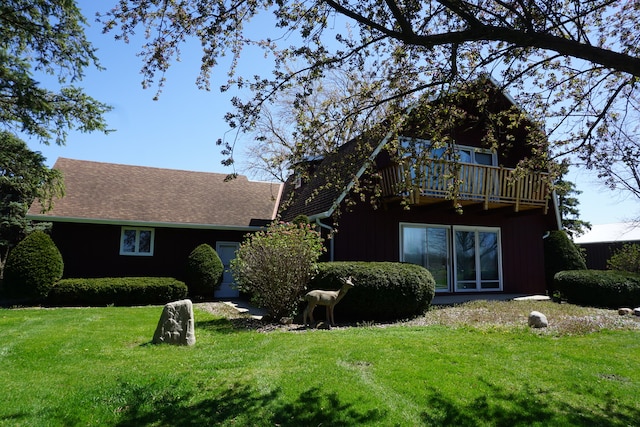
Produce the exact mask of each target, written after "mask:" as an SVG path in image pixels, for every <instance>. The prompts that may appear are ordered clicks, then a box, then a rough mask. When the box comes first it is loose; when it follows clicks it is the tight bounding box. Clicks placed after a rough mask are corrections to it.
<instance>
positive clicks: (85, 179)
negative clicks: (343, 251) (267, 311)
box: [28, 158, 282, 297]
mask: <svg viewBox="0 0 640 427" xmlns="http://www.w3.org/2000/svg"><path fill="white" fill-rule="evenodd" d="M54 168H55V169H58V170H60V171H62V173H63V174H64V179H65V186H66V194H65V196H64V197H63V198H62V199H61V200H58V201H56V203H55V205H54V208H53V209H52V210H51V211H49V212H47V213H45V214H41V213H40V212H39V210H38V205H37V203H36V204H34V206H32V208H31V210H30V211H29V214H28V218H29V219H31V220H36V221H47V222H51V223H53V227H52V238H53V240H54V242H55V243H56V245H57V246H58V249H59V250H60V252H61V253H62V256H63V259H64V263H65V271H64V276H65V277H112V276H120V277H122V276H158V277H159V276H168V277H176V278H182V277H183V275H184V266H185V264H186V260H187V257H188V256H189V254H190V253H191V251H192V250H193V249H194V248H195V247H196V246H198V245H199V244H201V243H208V244H209V245H211V247H213V248H214V249H216V251H217V252H218V254H219V256H220V258H221V259H222V261H223V263H224V264H225V267H227V266H228V264H229V261H230V260H231V259H232V258H233V256H234V254H235V251H236V249H237V248H238V246H239V244H240V242H242V240H243V237H244V235H245V234H246V233H249V232H253V231H255V230H258V229H260V228H261V227H263V226H264V225H265V224H267V223H269V222H270V221H271V220H273V219H274V217H275V214H276V208H277V206H278V201H279V197H280V192H281V187H282V186H281V184H273V183H268V182H256V181H250V180H248V179H247V178H246V177H243V176H239V177H238V178H236V179H233V180H231V181H229V182H225V178H226V175H225V174H217V173H204V172H190V171H181V170H170V169H160V168H151V167H142V166H128V165H119V164H111V163H100V162H90V161H82V160H72V159H67V158H59V159H58V160H57V161H56V163H55V165H54ZM231 283H232V277H231V275H230V274H229V273H228V272H226V273H225V275H224V279H223V284H222V286H221V289H220V290H219V291H218V292H217V296H219V297H233V296H237V290H234V289H232V288H231V287H230V285H231Z"/></svg>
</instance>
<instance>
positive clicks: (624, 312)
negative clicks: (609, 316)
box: [618, 307, 633, 316]
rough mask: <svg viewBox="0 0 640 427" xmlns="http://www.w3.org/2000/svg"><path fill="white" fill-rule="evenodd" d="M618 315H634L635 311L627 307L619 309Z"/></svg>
mask: <svg viewBox="0 0 640 427" xmlns="http://www.w3.org/2000/svg"><path fill="white" fill-rule="evenodd" d="M618 314H619V315H620V316H629V315H632V314H633V310H631V309H630V308H627V307H622V308H619V309H618Z"/></svg>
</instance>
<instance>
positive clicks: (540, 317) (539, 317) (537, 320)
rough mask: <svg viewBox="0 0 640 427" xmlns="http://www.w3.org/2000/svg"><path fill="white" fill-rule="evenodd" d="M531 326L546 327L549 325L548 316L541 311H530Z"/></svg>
mask: <svg viewBox="0 0 640 427" xmlns="http://www.w3.org/2000/svg"><path fill="white" fill-rule="evenodd" d="M529 326H531V327H533V328H546V327H547V326H549V322H548V321H547V316H545V315H544V314H542V313H540V312H539V311H532V312H531V313H529Z"/></svg>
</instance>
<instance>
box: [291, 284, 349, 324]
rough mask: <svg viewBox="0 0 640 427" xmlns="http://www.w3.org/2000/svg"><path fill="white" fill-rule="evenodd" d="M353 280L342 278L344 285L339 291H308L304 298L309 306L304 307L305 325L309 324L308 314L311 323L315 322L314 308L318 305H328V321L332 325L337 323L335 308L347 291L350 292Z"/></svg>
mask: <svg viewBox="0 0 640 427" xmlns="http://www.w3.org/2000/svg"><path fill="white" fill-rule="evenodd" d="M351 280H352V278H351V277H348V278H346V279H343V278H341V279H340V281H341V282H342V287H341V288H340V290H339V291H321V290H314V291H310V292H307V294H306V295H305V296H304V300H305V301H306V302H307V308H305V309H304V313H303V314H302V323H303V324H304V325H306V324H307V315H308V316H309V319H310V320H311V323H315V322H314V320H313V309H314V308H315V307H316V305H324V306H326V307H327V322H329V323H330V324H331V325H335V321H334V319H333V308H334V307H335V306H336V304H337V303H339V302H340V300H341V299H342V298H344V296H345V295H346V294H347V292H349V289H351V288H352V287H353V286H354V284H353V282H352V281H351Z"/></svg>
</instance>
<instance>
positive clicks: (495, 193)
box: [382, 160, 549, 213]
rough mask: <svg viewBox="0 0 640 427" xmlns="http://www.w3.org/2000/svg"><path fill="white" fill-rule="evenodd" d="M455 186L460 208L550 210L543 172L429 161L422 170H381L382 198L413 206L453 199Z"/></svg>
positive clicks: (397, 167)
mask: <svg viewBox="0 0 640 427" xmlns="http://www.w3.org/2000/svg"><path fill="white" fill-rule="evenodd" d="M456 185H459V190H458V195H457V198H456V202H457V203H459V204H460V205H461V206H468V205H479V206H481V207H482V209H484V210H488V209H497V208H505V207H512V208H513V210H514V211H515V212H520V211H524V210H529V209H543V210H544V212H545V213H546V212H547V209H548V198H549V184H548V174H546V173H543V172H524V173H523V172H522V171H516V170H515V169H508V168H503V167H495V166H485V165H477V164H468V163H458V164H455V163H453V162H448V161H443V160H428V161H427V162H426V163H425V164H424V165H423V166H410V165H409V164H402V163H400V164H396V165H394V166H390V167H387V168H385V169H383V170H382V195H383V196H386V197H388V198H391V199H396V198H397V199H401V198H406V199H408V202H409V204H410V205H414V206H415V205H427V204H435V203H441V202H443V201H444V200H448V199H451V194H452V190H453V189H454V188H455V186H456Z"/></svg>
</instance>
